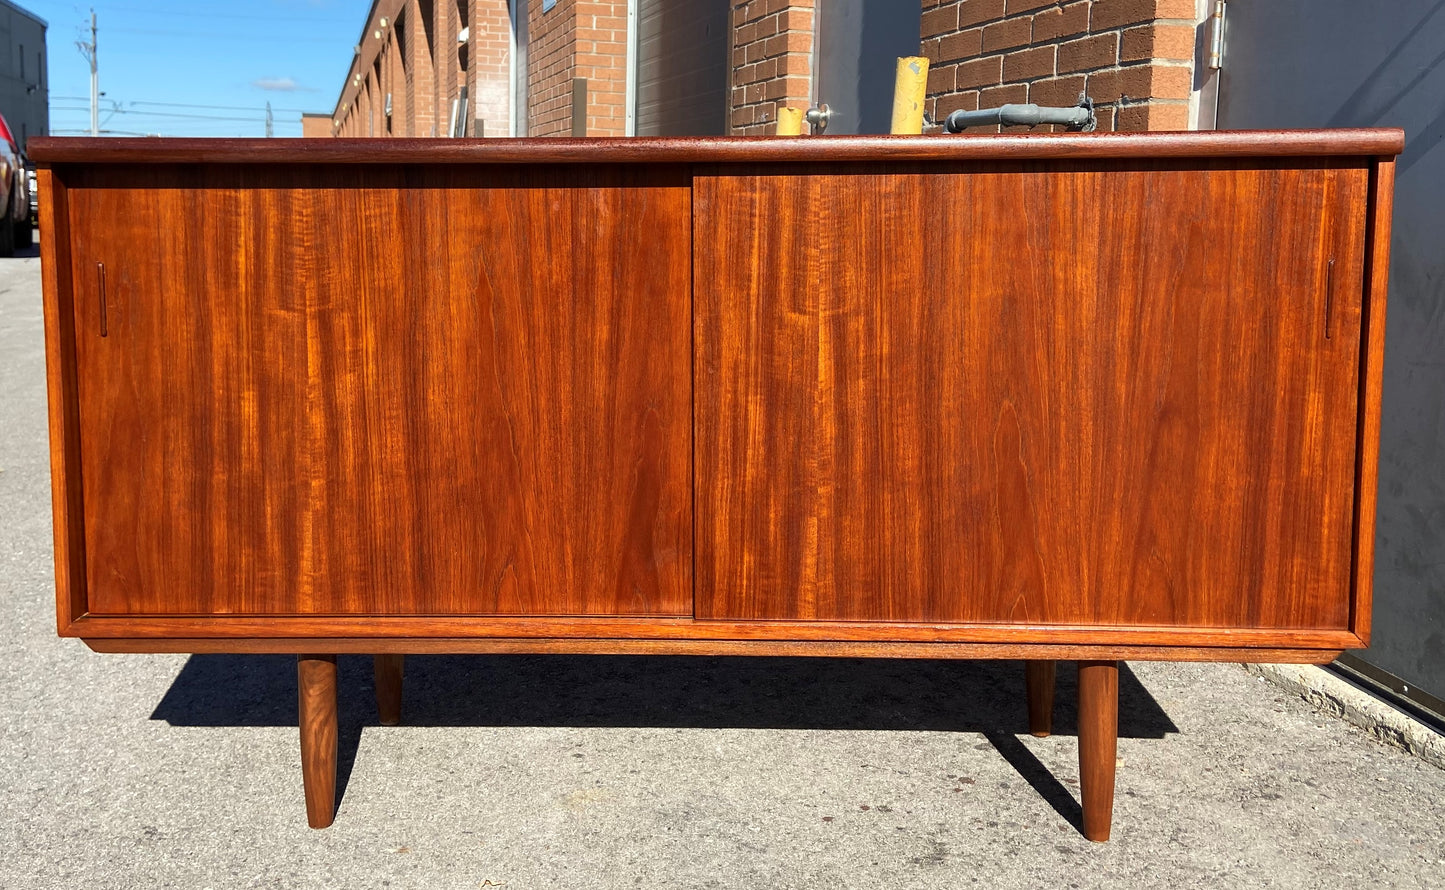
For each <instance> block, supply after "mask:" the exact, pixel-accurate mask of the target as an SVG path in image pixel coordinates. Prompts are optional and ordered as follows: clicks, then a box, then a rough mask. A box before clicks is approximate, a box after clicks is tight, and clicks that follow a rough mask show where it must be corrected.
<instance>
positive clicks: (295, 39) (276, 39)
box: [110, 28, 345, 47]
mask: <svg viewBox="0 0 1445 890" xmlns="http://www.w3.org/2000/svg"><path fill="white" fill-rule="evenodd" d="M110 33H112V34H143V35H147V36H155V37H194V38H199V39H201V40H248V41H251V42H252V43H260V42H263V41H264V42H266V43H326V44H331V45H333V46H338V47H340V46H343V45H344V44H345V41H339V40H330V39H327V38H325V37H302V36H296V35H286V34H232V33H227V32H217V31H161V30H152V29H149V28H111V29H110Z"/></svg>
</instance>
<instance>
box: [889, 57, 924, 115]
mask: <svg viewBox="0 0 1445 890" xmlns="http://www.w3.org/2000/svg"><path fill="white" fill-rule="evenodd" d="M927 88H928V60H927V59H925V58H924V57H923V56H905V57H903V58H900V59H899V60H898V76H897V78H896V79H895V80H894V82H893V127H892V129H891V130H889V132H891V133H911V134H914V135H917V134H919V133H922V132H923V97H924V94H925V93H926V92H927Z"/></svg>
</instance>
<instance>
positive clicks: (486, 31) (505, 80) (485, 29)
mask: <svg viewBox="0 0 1445 890" xmlns="http://www.w3.org/2000/svg"><path fill="white" fill-rule="evenodd" d="M468 28H469V29H470V30H469V32H468V33H469V37H468V40H467V49H468V54H469V56H470V59H469V61H470V67H471V78H470V80H469V82H468V85H467V92H468V94H470V96H471V105H472V110H471V112H470V114H471V118H472V120H473V121H478V120H479V121H481V122H482V126H483V135H486V136H510V135H512V125H511V107H512V97H511V95H510V77H511V64H512V56H511V45H512V44H511V31H512V25H511V21H510V20H509V19H508V18H507V0H472V8H471V22H470V24H469V25H468ZM475 133H476V130H475V127H474V126H469V127H468V128H467V135H469V136H471V135H475Z"/></svg>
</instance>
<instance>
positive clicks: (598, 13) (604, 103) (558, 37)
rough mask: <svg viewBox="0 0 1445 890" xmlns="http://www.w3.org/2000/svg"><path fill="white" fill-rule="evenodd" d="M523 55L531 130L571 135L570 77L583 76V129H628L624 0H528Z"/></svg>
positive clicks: (593, 132) (599, 132)
mask: <svg viewBox="0 0 1445 890" xmlns="http://www.w3.org/2000/svg"><path fill="white" fill-rule="evenodd" d="M530 2H531V16H532V18H531V21H530V29H531V30H530V32H529V35H528V37H529V42H530V44H531V55H530V57H529V58H528V60H527V67H528V68H529V69H530V70H529V71H528V77H529V80H530V84H529V90H528V98H529V101H530V103H531V117H530V124H529V130H530V134H531V135H533V136H570V135H572V80H573V78H576V77H582V78H586V79H587V135H588V136H622V135H624V134H625V132H626V127H627V119H626V109H625V102H626V91H627V67H626V63H627V3H626V0H557V5H556V6H554V7H552V9H551V10H550V11H548V12H546V13H543V12H542V0H530Z"/></svg>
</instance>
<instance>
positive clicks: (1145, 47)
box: [922, 0, 1195, 131]
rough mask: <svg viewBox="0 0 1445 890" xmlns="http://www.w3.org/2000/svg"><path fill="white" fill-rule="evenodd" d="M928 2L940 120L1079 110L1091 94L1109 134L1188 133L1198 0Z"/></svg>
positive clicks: (927, 48)
mask: <svg viewBox="0 0 1445 890" xmlns="http://www.w3.org/2000/svg"><path fill="white" fill-rule="evenodd" d="M922 3H923V27H922V31H923V34H922V37H923V53H924V55H926V56H927V57H928V59H929V62H930V64H931V68H930V71H929V76H928V112H929V115H930V116H931V117H932V119H933V120H935V121H942V120H943V119H944V118H945V117H947V116H948V114H949V112H952V111H954V110H955V109H959V108H964V109H970V110H971V109H976V108H990V107H995V106H998V105H1004V104H1006V103H1011V102H1033V103H1036V104H1039V105H1073V104H1074V103H1075V101H1077V99H1078V97H1079V93H1080V92H1081V91H1087V92H1088V93H1089V96H1090V97H1091V98H1092V99H1093V100H1094V103H1095V105H1096V107H1097V108H1098V116H1099V125H1098V128H1099V130H1101V131H1102V130H1186V129H1188V128H1189V93H1190V89H1191V86H1192V79H1193V59H1194V41H1195V2H1194V0H1071V2H1057V0H922ZM978 129H980V130H983V129H987V130H989V131H994V130H996V129H997V128H996V127H989V128H978ZM1040 129H1043V128H1040Z"/></svg>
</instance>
